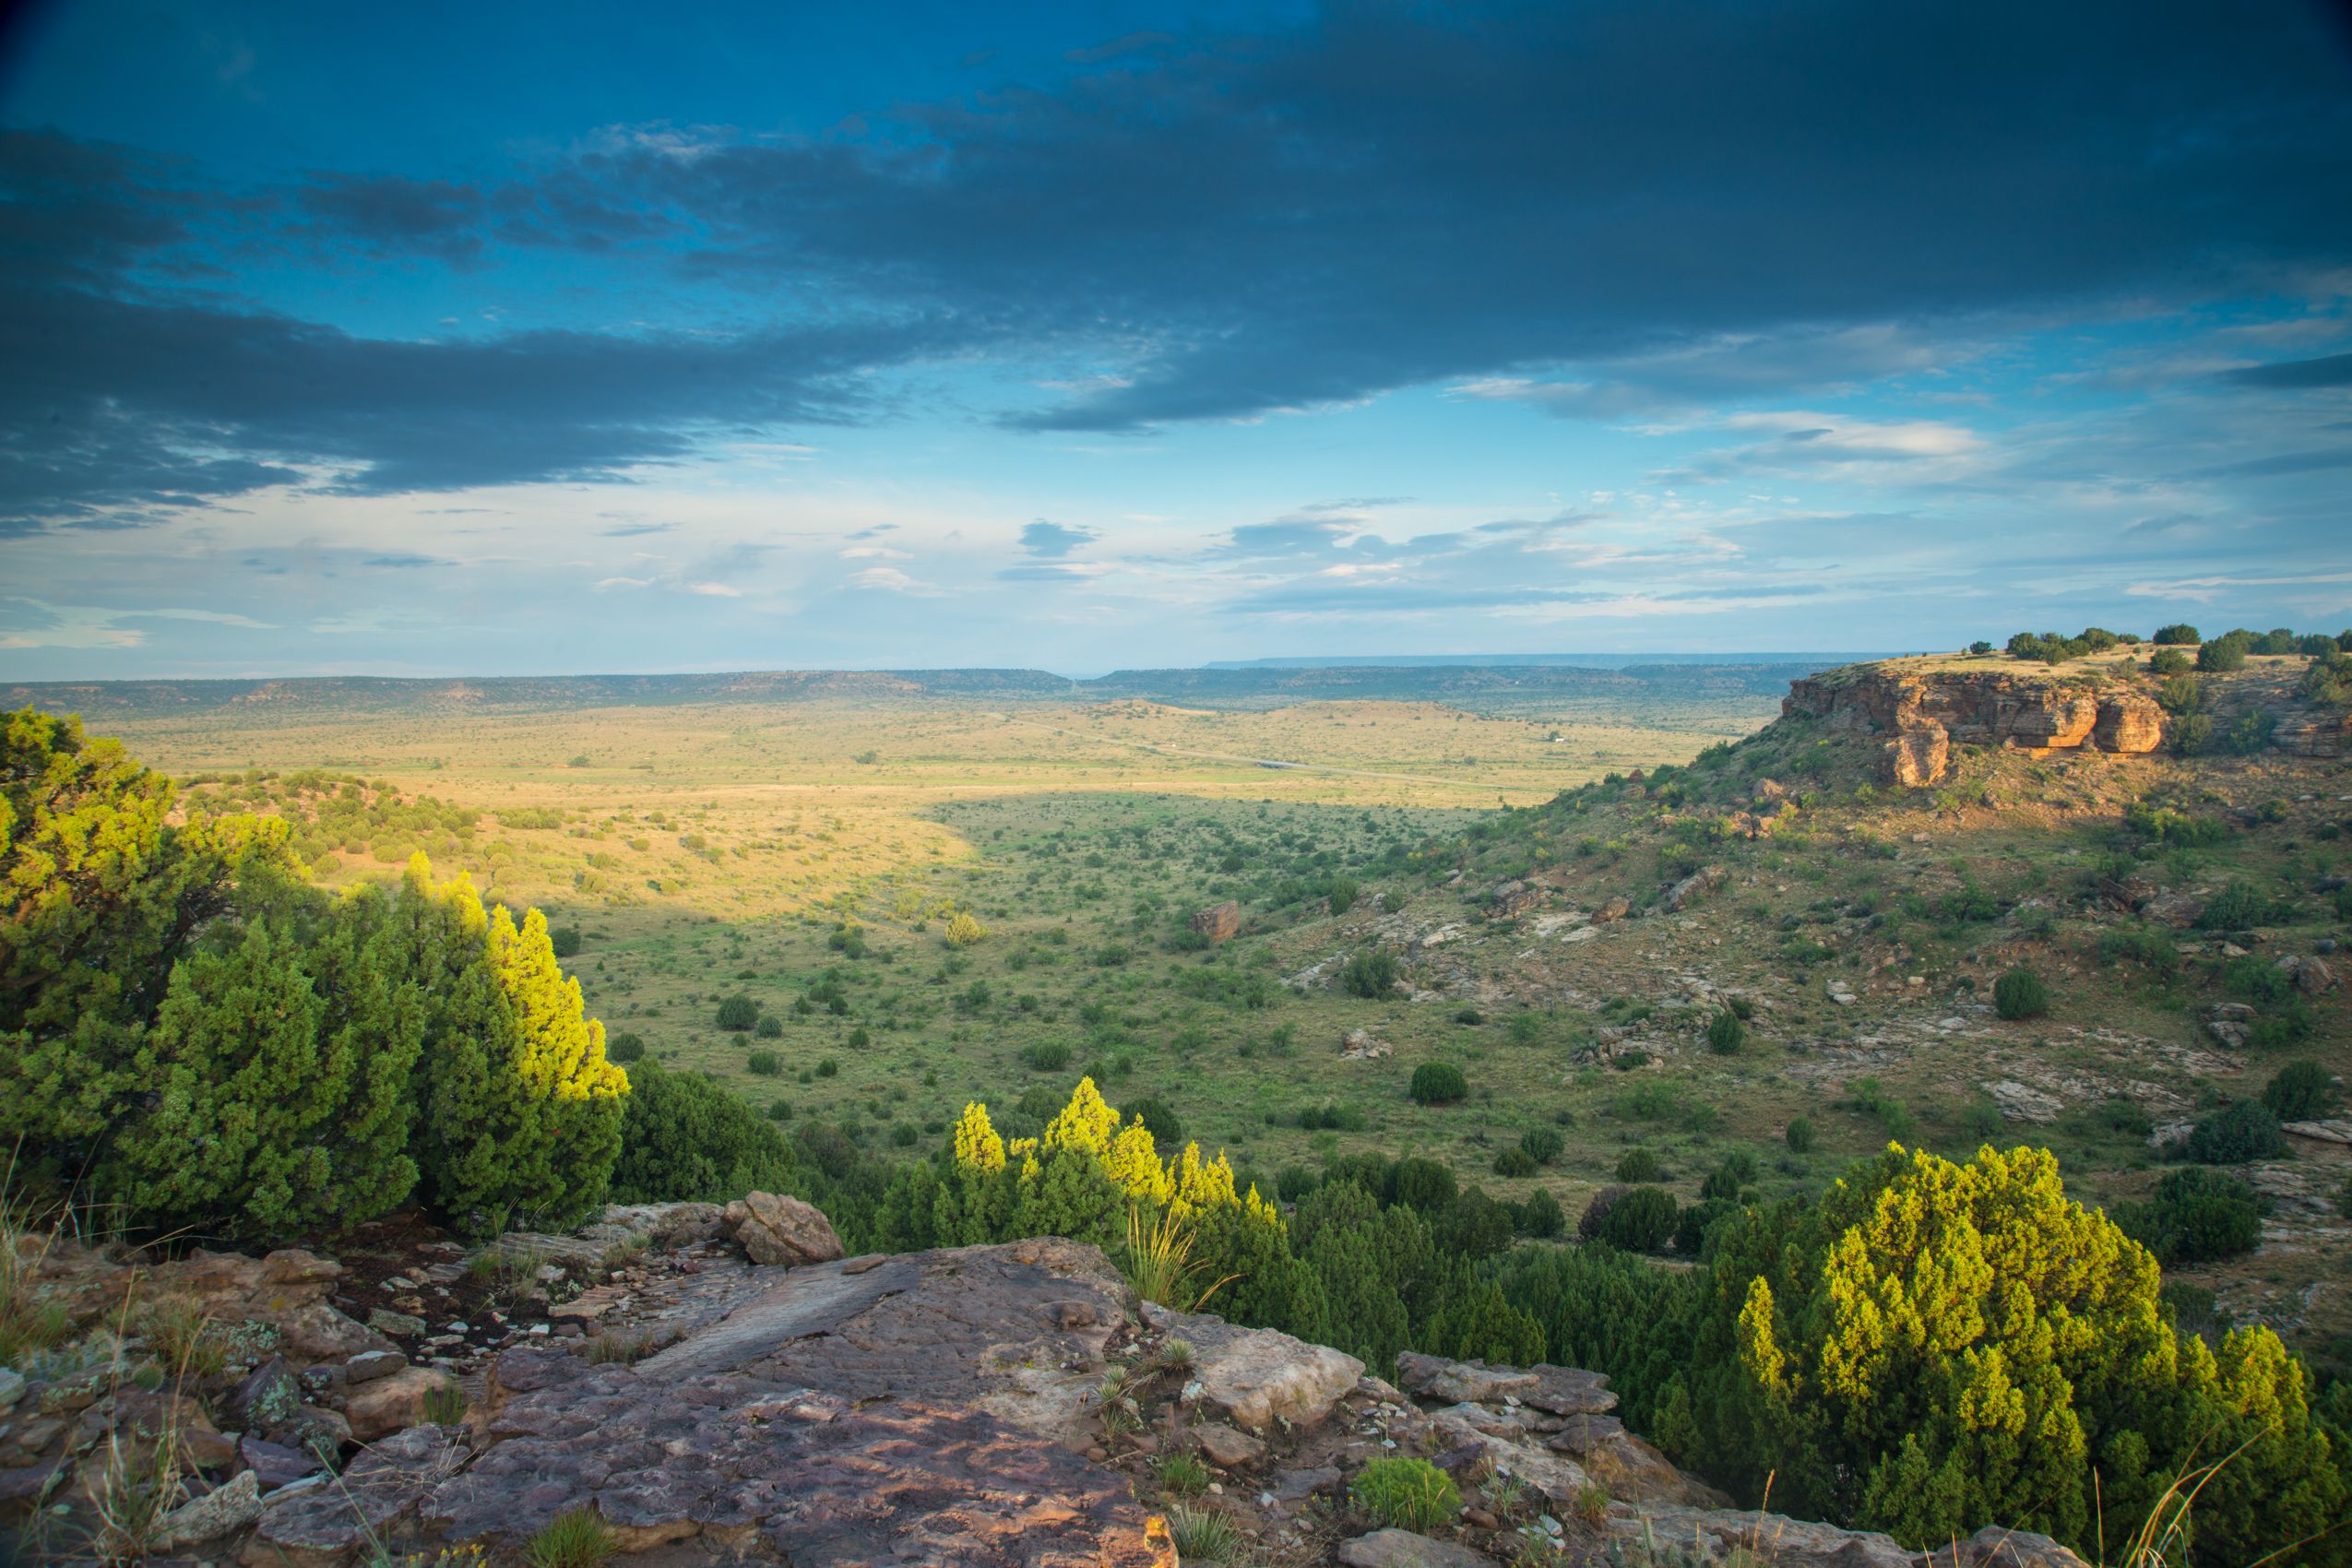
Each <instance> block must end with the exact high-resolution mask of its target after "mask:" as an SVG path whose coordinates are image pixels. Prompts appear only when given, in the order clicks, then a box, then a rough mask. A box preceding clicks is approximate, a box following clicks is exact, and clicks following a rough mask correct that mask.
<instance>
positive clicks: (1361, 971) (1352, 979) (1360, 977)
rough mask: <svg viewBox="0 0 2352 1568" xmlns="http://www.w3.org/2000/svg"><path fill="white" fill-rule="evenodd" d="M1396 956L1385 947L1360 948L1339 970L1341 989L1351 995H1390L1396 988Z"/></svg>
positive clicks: (1371, 996)
mask: <svg viewBox="0 0 2352 1568" xmlns="http://www.w3.org/2000/svg"><path fill="white" fill-rule="evenodd" d="M1397 972H1398V971H1397V967H1396V955H1395V954H1394V953H1391V952H1389V951H1388V950H1387V949H1385V948H1381V947H1372V948H1364V949H1360V950H1359V951H1358V952H1357V953H1356V954H1355V955H1354V956H1351V957H1350V958H1349V959H1348V964H1347V967H1346V968H1343V969H1341V970H1340V971H1339V985H1340V989H1342V990H1343V991H1345V992H1347V993H1348V995H1350V996H1362V997H1367V998H1374V997H1382V996H1386V995H1388V994H1389V993H1390V992H1393V991H1395V990H1396V976H1397Z"/></svg>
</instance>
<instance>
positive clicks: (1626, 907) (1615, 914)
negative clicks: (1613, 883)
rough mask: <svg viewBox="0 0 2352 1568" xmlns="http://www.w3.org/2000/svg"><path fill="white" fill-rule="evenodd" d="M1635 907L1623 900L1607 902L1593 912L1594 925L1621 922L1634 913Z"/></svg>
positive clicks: (1617, 899)
mask: <svg viewBox="0 0 2352 1568" xmlns="http://www.w3.org/2000/svg"><path fill="white" fill-rule="evenodd" d="M1632 912H1633V905H1631V904H1629V903H1627V902H1626V901H1625V900H1624V899H1622V898H1610V899H1608V900H1605V901H1604V902H1603V903H1601V904H1600V905H1599V906H1598V908H1596V909H1594V910H1593V924H1595V925H1607V924H1609V923H1610V921H1621V920H1623V919H1624V918H1625V917H1626V916H1627V915H1628V914H1630V913H1632Z"/></svg>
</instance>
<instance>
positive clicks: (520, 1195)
mask: <svg viewBox="0 0 2352 1568" xmlns="http://www.w3.org/2000/svg"><path fill="white" fill-rule="evenodd" d="M174 804H175V791H174V790H173V787H172V783H171V781H170V780H168V779H166V778H161V777H160V776H159V775H157V774H154V773H152V772H150V771H148V769H146V768H143V767H141V766H139V765H138V764H137V762H135V761H134V760H133V759H132V758H131V757H130V756H129V755H128V754H126V753H125V751H124V749H123V747H122V746H121V745H120V744H119V743H118V742H113V741H110V740H103V739H98V738H93V737H90V736H88V735H85V734H84V733H83V731H82V729H81V726H80V724H79V722H78V721H77V720H75V719H59V718H53V717H52V716H50V715H47V714H43V713H40V712H37V711H34V710H32V709H26V710H23V711H20V712H18V713H14V714H10V715H8V716H7V717H6V732H5V736H0V1075H5V1085H6V1093H5V1094H0V1138H6V1139H8V1140H10V1141H11V1142H12V1143H14V1144H15V1145H16V1146H17V1147H18V1151H19V1154H18V1158H19V1170H20V1172H21V1173H23V1174H24V1175H25V1176H26V1177H28V1178H29V1179H30V1180H32V1181H35V1182H53V1183H58V1184H61V1185H62V1184H72V1185H75V1186H77V1187H78V1188H79V1189H80V1190H81V1191H82V1192H83V1193H84V1194H87V1195H88V1196H89V1197H92V1198H94V1199H96V1200H98V1201H101V1202H104V1203H108V1204H112V1205H115V1206H119V1208H120V1210H121V1211H122V1212H123V1213H124V1215H125V1217H126V1218H127V1219H128V1220H129V1221H130V1222H131V1223H132V1224H133V1225H135V1226H139V1227H158V1228H186V1229H194V1230H196V1232H198V1233H201V1234H205V1235H214V1236H223V1237H233V1238H239V1239H249V1238H250V1239H279V1238H290V1237H296V1236H305V1235H312V1234H316V1233H320V1232H332V1231H336V1230H339V1229H346V1228H348V1227H350V1226H351V1225H353V1224H357V1223H359V1222H360V1221H362V1220H365V1219H368V1218H373V1217H374V1216H376V1215H379V1214H383V1213H385V1212H386V1211H388V1210H390V1209H391V1208H393V1207H395V1206H398V1205H399V1204H401V1203H403V1202H406V1201H407V1200H408V1199H409V1198H410V1195H411V1194H415V1195H418V1196H420V1197H422V1199H423V1200H424V1201H425V1202H426V1203H427V1204H429V1205H430V1206H433V1207H434V1209H436V1210H437V1211H439V1212H440V1213H441V1214H442V1215H444V1216H445V1217H446V1218H448V1219H449V1220H450V1221H451V1222H452V1223H453V1224H454V1225H456V1226H457V1227H458V1228H460V1229H467V1230H469V1231H484V1230H490V1229H496V1228H498V1227H499V1226H502V1225H504V1224H505V1223H508V1222H509V1221H510V1220H511V1219H513V1218H519V1217H529V1218H531V1219H532V1220H533V1221H534V1222H539V1223H560V1222H562V1221H564V1220H566V1219H570V1218H575V1217H576V1216H578V1215H580V1214H582V1213H585V1212H586V1211H587V1210H588V1209H589V1208H591V1207H593V1206H595V1205H597V1204H599V1203H600V1202H601V1201H602V1199H603V1195H604V1192H605V1187H606V1183H607V1181H608V1179H609V1177H610V1175H611V1172H612V1162H613V1159H614V1158H615V1156H616V1155H617V1153H618V1151H619V1147H620V1135H621V1122H622V1115H623V1107H624V1101H625V1099H626V1097H627V1094H628V1089H629V1084H628V1079H627V1078H626V1076H625V1075H623V1073H622V1072H621V1070H620V1069H619V1068H617V1067H615V1066H612V1064H611V1063H608V1062H607V1061H606V1059H605V1053H604V1029H603V1026H602V1025H600V1024H599V1023H598V1022H597V1021H596V1020H594V1019H592V1018H589V1017H588V1016H587V1015H586V1012H585V1009H584V1007H583V1005H582V1003H581V998H580V991H579V986H578V983H577V982H576V981H575V980H570V979H568V978H566V977H565V976H564V972H563V970H562V968H560V967H559V966H558V964H557V963H556V960H555V956H554V953H553V950H552V944H551V943H550V940H549V936H548V930H547V922H546V921H545V919H544V918H543V917H541V916H540V914H539V913H538V912H537V911H536V910H533V911H531V912H529V914H527V915H526V916H525V917H524V919H523V920H522V921H520V922H517V921H516V919H515V917H514V915H513V913H512V912H511V911H509V910H508V909H505V907H503V906H501V907H498V908H496V909H485V908H484V907H483V905H482V902H481V898H480V897H479V896H478V895H477V894H476V893H475V891H474V889H473V886H472V885H471V884H470V883H469V881H468V880H467V879H466V878H465V877H463V876H459V877H457V879H455V880H454V881H451V882H448V883H445V884H441V885H434V882H433V880H432V874H431V869H430V867H429V865H428V864H427V863H426V861H425V860H424V858H423V856H422V854H420V855H418V856H417V857H416V858H415V859H414V860H412V861H410V865H409V868H408V873H407V875H406V876H405V878H404V879H403V880H402V881H401V883H400V885H398V887H396V888H389V889H387V888H385V887H382V886H378V885H373V884H367V885H361V886H358V887H356V888H354V889H352V890H351V891H350V892H349V893H348V894H346V895H344V896H343V897H339V898H331V897H328V896H327V895H326V894H324V893H321V892H319V891H318V890H316V889H315V888H312V887H310V886H309V885H306V884H305V883H304V882H303V879H302V877H301V875H300V870H299V867H298V865H297V864H296V862H295V861H294V860H293V858H292V856H291V852H290V849H289V847H288V840H287V825H286V824H285V822H284V820H283V819H281V818H278V817H262V816H253V815H245V814H232V815H219V816H215V815H204V814H196V815H191V816H188V817H187V818H186V819H185V820H184V821H183V820H176V818H175V813H174V809H173V808H174Z"/></svg>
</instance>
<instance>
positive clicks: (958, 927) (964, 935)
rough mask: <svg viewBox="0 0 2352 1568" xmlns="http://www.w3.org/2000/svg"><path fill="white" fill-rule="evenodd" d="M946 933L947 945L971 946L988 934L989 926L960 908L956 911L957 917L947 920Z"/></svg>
mask: <svg viewBox="0 0 2352 1568" xmlns="http://www.w3.org/2000/svg"><path fill="white" fill-rule="evenodd" d="M945 935H946V939H947V945H948V946H950V947H970V946H972V945H974V944H977V943H979V942H980V941H981V940H983V939H984V938H985V937H986V936H987V935H988V928H987V927H986V926H984V925H982V924H980V921H976V920H974V919H973V918H972V917H971V915H970V914H968V912H966V911H964V910H961V909H959V910H957V911H956V916H955V918H954V919H952V920H950V921H948V922H947V931H946V932H945Z"/></svg>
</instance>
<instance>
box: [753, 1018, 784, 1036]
mask: <svg viewBox="0 0 2352 1568" xmlns="http://www.w3.org/2000/svg"><path fill="white" fill-rule="evenodd" d="M752 1033H753V1034H754V1035H755V1036H757V1037H758V1038H759V1039H783V1038H784V1020H783V1019H781V1018H778V1017H777V1016H775V1015H774V1014H772V1013H763V1014H761V1015H760V1016H759V1022H758V1023H756V1024H754V1025H753V1026H752Z"/></svg>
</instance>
